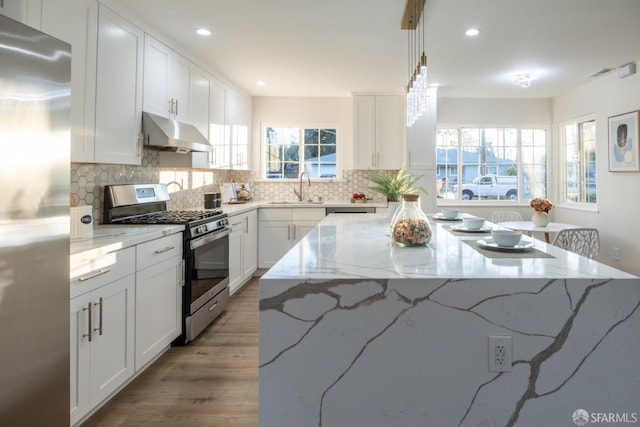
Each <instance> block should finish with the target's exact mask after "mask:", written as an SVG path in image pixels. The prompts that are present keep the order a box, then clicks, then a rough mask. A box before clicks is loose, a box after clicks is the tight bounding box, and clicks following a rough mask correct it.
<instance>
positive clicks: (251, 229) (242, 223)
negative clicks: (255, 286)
mask: <svg viewBox="0 0 640 427" xmlns="http://www.w3.org/2000/svg"><path fill="white" fill-rule="evenodd" d="M229 222H230V223H231V234H230V235H229V292H230V293H231V294H232V295H233V293H234V292H236V291H237V290H238V289H240V287H241V286H242V285H243V284H244V283H245V282H246V281H247V280H249V279H250V278H251V277H253V273H255V271H256V269H257V268H258V262H257V261H258V214H257V213H256V211H255V210H252V211H249V212H245V213H241V214H237V215H233V216H230V217H229Z"/></svg>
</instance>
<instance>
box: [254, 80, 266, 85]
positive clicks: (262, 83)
mask: <svg viewBox="0 0 640 427" xmlns="http://www.w3.org/2000/svg"><path fill="white" fill-rule="evenodd" d="M256 84H257V85H258V86H266V85H267V82H263V81H262V80H260V81H257V82H256Z"/></svg>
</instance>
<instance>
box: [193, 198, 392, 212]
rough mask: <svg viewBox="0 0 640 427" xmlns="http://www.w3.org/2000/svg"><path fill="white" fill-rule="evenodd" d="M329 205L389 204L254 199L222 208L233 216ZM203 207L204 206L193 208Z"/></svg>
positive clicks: (379, 206) (368, 206)
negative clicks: (265, 210)
mask: <svg viewBox="0 0 640 427" xmlns="http://www.w3.org/2000/svg"><path fill="white" fill-rule="evenodd" d="M329 207H361V208H362V207H364V208H386V207H387V204H386V203H382V202H370V203H351V202H350V201H346V202H345V201H340V200H327V201H323V202H322V203H315V202H314V203H310V202H296V201H282V202H278V201H267V200H265V201H262V200H261V201H253V202H247V203H239V204H228V203H223V204H222V206H221V207H220V209H222V210H223V211H224V212H225V213H226V214H227V215H230V216H233V215H237V214H240V213H243V212H247V211H250V210H252V209H258V208H329ZM193 209H202V208H197V207H196V208H193Z"/></svg>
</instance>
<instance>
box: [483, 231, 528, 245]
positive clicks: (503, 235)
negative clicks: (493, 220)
mask: <svg viewBox="0 0 640 427" xmlns="http://www.w3.org/2000/svg"><path fill="white" fill-rule="evenodd" d="M520 237H522V235H521V234H520V233H518V232H516V231H512V230H491V238H492V239H493V241H494V242H495V243H496V244H497V245H498V246H503V247H507V248H512V247H514V246H515V245H517V244H518V243H520Z"/></svg>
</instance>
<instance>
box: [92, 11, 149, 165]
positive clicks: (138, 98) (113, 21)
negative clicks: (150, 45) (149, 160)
mask: <svg viewBox="0 0 640 427" xmlns="http://www.w3.org/2000/svg"><path fill="white" fill-rule="evenodd" d="M143 37H144V33H143V32H142V30H140V29H139V28H137V27H135V26H134V25H132V24H131V23H130V22H129V21H127V20H125V19H124V18H122V17H120V16H119V15H117V14H115V13H114V12H112V11H111V10H109V9H107V8H106V7H104V6H102V5H100V7H99V10H98V54H97V75H96V119H95V146H96V158H95V160H96V162H98V163H116V164H134V165H139V164H140V163H141V154H142V145H141V144H140V140H139V138H138V137H139V134H140V130H141V120H142V84H141V83H142V53H143V46H144V39H143Z"/></svg>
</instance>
